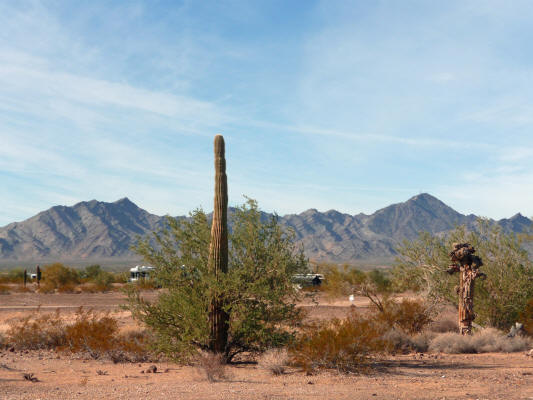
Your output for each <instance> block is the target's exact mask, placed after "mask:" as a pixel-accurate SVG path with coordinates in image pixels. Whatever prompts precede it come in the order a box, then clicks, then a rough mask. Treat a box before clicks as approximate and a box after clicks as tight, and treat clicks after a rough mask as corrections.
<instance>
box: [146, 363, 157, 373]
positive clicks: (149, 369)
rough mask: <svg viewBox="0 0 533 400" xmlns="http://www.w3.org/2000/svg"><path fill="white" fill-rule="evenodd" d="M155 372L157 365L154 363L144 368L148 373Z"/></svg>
mask: <svg viewBox="0 0 533 400" xmlns="http://www.w3.org/2000/svg"><path fill="white" fill-rule="evenodd" d="M156 372H157V367H156V366H155V365H150V366H149V367H148V369H147V370H146V373H148V374H155V373H156Z"/></svg>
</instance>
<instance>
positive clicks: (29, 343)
mask: <svg viewBox="0 0 533 400" xmlns="http://www.w3.org/2000/svg"><path fill="white" fill-rule="evenodd" d="M64 328H65V324H64V321H63V319H62V318H61V315H60V313H59V310H57V311H56V312H55V313H54V314H40V312H39V310H37V311H36V312H35V313H32V314H30V315H28V316H26V317H24V318H21V319H18V320H14V321H11V322H10V323H9V328H8V330H7V332H6V341H7V343H9V344H10V345H11V346H13V347H14V348H15V349H17V350H38V349H52V348H57V347H61V346H64V345H65V343H66V335H65V330H64Z"/></svg>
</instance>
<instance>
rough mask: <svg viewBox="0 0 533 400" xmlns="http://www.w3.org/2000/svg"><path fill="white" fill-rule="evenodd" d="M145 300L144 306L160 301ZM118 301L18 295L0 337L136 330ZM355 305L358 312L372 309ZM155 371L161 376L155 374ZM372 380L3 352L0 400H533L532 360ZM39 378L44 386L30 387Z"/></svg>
mask: <svg viewBox="0 0 533 400" xmlns="http://www.w3.org/2000/svg"><path fill="white" fill-rule="evenodd" d="M154 295H155V294H154V293H153V292H147V293H146V296H147V297H150V296H154ZM318 300H319V302H318V305H316V304H315V303H313V302H305V303H303V304H302V306H303V307H305V308H306V309H307V310H308V311H309V318H331V317H333V316H335V317H343V316H345V315H346V314H347V313H348V312H349V310H350V307H351V304H350V302H349V301H348V300H337V301H329V300H327V299H325V298H323V299H318ZM123 302H124V296H123V294H122V293H120V292H111V293H104V294H88V293H82V294H37V293H13V294H8V295H2V296H0V332H1V331H4V330H5V329H7V327H8V323H9V321H10V320H12V319H13V318H19V317H21V316H24V315H27V313H28V312H30V311H32V310H35V309H36V308H37V307H38V306H40V310H41V312H52V311H55V310H56V309H58V308H59V309H60V310H61V313H62V315H64V316H65V318H69V316H71V315H73V313H74V312H75V310H76V309H77V308H78V307H79V306H84V307H85V308H93V309H95V310H107V311H109V312H110V313H112V315H113V316H115V317H116V318H117V319H118V320H119V321H120V326H121V329H125V330H127V329H134V328H136V325H135V322H134V321H133V320H132V319H131V317H130V315H129V314H128V312H126V311H124V310H121V309H119V308H118V306H119V305H120V304H121V303H123ZM366 305H367V303H366V300H365V299H363V298H356V299H355V301H354V306H355V307H366ZM151 365H155V366H156V367H157V372H156V373H147V372H146V371H147V369H148V368H149V367H150V366H151ZM375 367H376V368H374V369H373V370H372V372H371V373H367V374H353V375H342V374H338V373H336V372H335V371H331V372H325V373H319V374H316V375H311V376H307V375H306V374H304V373H303V372H301V371H298V370H296V369H290V368H289V369H288V370H287V373H286V374H284V375H281V376H274V375H272V373H271V372H270V371H268V370H266V369H264V368H262V367H261V366H260V365H258V364H253V363H247V364H238V365H231V366H228V367H227V374H226V375H227V376H226V378H225V379H223V380H221V381H219V382H213V383H212V382H209V381H208V380H207V379H206V377H205V376H204V374H203V372H202V371H201V370H199V369H197V368H195V367H192V366H180V365H176V364H173V363H166V362H160V363H142V364H138V363H134V364H133V363H120V364H113V363H112V362H111V361H104V360H87V359H82V358H80V357H79V356H77V355H69V354H66V353H59V354H58V353H56V352H51V351H23V352H18V351H10V349H3V350H1V351H0V399H1V400H8V399H9V400H15V399H100V398H107V399H146V398H149V399H170V398H175V399H265V400H266V399H533V357H528V356H526V355H525V354H524V353H523V352H521V353H513V354H499V353H498V354H496V353H489V354H468V355H449V354H407V355H396V356H388V357H387V358H386V359H384V360H381V361H380V362H379V364H376V365H375ZM25 373H32V374H33V377H36V378H37V379H38V381H36V382H32V381H30V380H26V379H24V377H23V375H24V374H25Z"/></svg>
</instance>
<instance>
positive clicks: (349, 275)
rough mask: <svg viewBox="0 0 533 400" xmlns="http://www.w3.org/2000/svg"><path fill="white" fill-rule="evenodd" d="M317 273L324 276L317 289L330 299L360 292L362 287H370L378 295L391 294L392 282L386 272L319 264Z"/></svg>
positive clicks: (346, 265) (345, 265)
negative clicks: (378, 293)
mask: <svg viewBox="0 0 533 400" xmlns="http://www.w3.org/2000/svg"><path fill="white" fill-rule="evenodd" d="M317 269H318V271H319V272H320V273H322V274H324V283H323V284H322V285H320V287H319V288H318V289H319V290H320V291H321V292H324V293H325V294H326V295H327V296H328V297H330V298H338V297H344V296H348V295H350V294H356V293H360V292H361V288H362V286H364V285H366V286H368V285H370V286H372V288H373V290H374V291H378V292H380V293H385V292H391V291H392V289H393V282H392V281H391V279H390V277H389V274H388V272H387V271H383V270H380V269H375V270H371V271H368V272H363V271H361V270H359V269H357V268H355V267H353V266H350V265H348V264H344V265H342V266H340V267H339V266H337V265H335V264H327V263H326V264H320V265H318V267H317Z"/></svg>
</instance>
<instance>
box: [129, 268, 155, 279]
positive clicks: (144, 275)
mask: <svg viewBox="0 0 533 400" xmlns="http://www.w3.org/2000/svg"><path fill="white" fill-rule="evenodd" d="M153 270H155V268H154V267H150V266H148V265H136V266H135V267H133V268H130V278H129V279H128V281H129V282H137V281H138V280H139V279H150V273H151V272H152V271H153Z"/></svg>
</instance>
